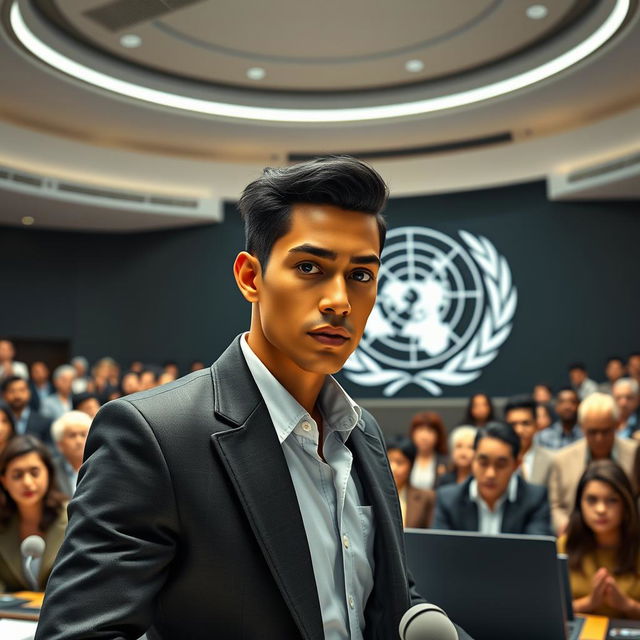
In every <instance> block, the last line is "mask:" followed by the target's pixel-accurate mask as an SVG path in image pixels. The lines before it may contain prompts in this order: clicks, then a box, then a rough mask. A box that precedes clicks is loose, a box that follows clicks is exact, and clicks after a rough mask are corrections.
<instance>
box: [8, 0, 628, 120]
mask: <svg viewBox="0 0 640 640" xmlns="http://www.w3.org/2000/svg"><path fill="white" fill-rule="evenodd" d="M630 4H631V2H630V0H616V3H615V5H614V7H613V10H612V11H611V13H610V14H609V15H608V16H607V18H606V20H605V21H604V22H603V23H602V24H601V25H600V26H599V27H598V28H597V29H596V30H595V31H594V32H593V33H592V34H591V35H590V36H589V37H588V38H586V39H585V40H583V41H582V42H581V43H580V44H578V45H576V46H575V47H573V48H572V49H569V50H568V51H566V52H565V53H563V54H562V55H560V56H558V57H557V58H554V59H553V60H550V61H549V62H546V63H544V64H542V65H540V66H539V67H536V68H534V69H531V70H529V71H526V72H524V73H520V74H518V75H515V76H512V77H510V78H505V79H504V80H500V81H498V82H493V83H491V84H488V85H485V86H483V87H477V88H475V89H469V90H467V91H461V92H459V93H452V94H449V95H445V96H438V97H436V98H428V99H426V100H417V101H414V102H403V103H398V104H385V105H375V106H370V107H348V108H343V109H290V108H277V107H255V106H249V105H242V104H231V103H226V102H215V101H211V100H202V99H199V98H190V97H189V96H183V95H179V94H176V93H169V92H166V91H160V90H158V89H151V88H149V87H143V86H140V85H136V84H133V83H132V82H127V81H125V80H120V79H118V78H115V77H113V76H110V75H107V74H105V73H102V72H100V71H96V70H95V69H91V68H90V67H87V66H85V65H83V64H81V63H79V62H76V61H75V60H72V59H71V58H68V57H67V56H65V55H63V54H61V53H59V52H58V51H56V50H55V49H53V48H51V47H50V46H49V45H47V44H46V43H45V42H43V41H42V40H40V39H39V38H38V37H37V36H36V35H35V34H34V33H33V32H32V31H31V30H30V29H29V27H28V26H27V24H26V23H25V21H24V18H23V16H22V13H21V11H20V7H19V6H18V2H17V0H16V1H15V2H14V4H13V5H12V7H11V13H10V22H11V27H12V29H13V31H14V33H15V35H16V37H17V38H18V40H19V41H20V42H21V43H22V44H23V46H24V47H26V48H27V49H28V50H29V51H30V52H31V53H32V54H33V55H34V56H36V57H37V58H39V59H40V60H42V61H43V62H45V63H46V64H47V65H49V66H52V67H54V68H55V69H58V70H59V71H62V72H63V73H66V74H68V75H70V76H73V77H74V78H77V79H78V80H82V81H83V82H87V83H89V84H92V85H94V86H96V87H100V88H102V89H106V90H107V91H111V92H114V93H118V94H121V95H123V96H127V97H129V98H135V99H137V100H143V101H144V102H151V103H153V104H157V105H161V106H165V107H172V108H174V109H181V110H183V111H191V112H195V113H202V114H207V115H213V116H222V117H225V118H233V119H239V120H257V121H263V122H288V123H339V122H360V121H365V120H389V119H392V118H402V117H405V116H415V115H421V114H425V113H433V112H435V111H444V110H446V109H453V108H455V107H461V106H464V105H468V104H473V103H477V102H482V101H483V100H489V99H490V98H496V97H498V96H502V95H505V94H507V93H511V92H513V91H517V90H518V89H522V88H524V87H528V86H530V85H532V84H535V83H537V82H540V81H541V80H545V79H547V78H550V77H551V76H554V75H556V74H558V73H560V72H561V71H564V70H565V69H568V68H569V67H571V66H573V65H575V64H577V63H578V62H580V61H581V60H583V59H584V58H586V57H587V56H588V55H590V54H591V53H593V52H594V51H596V50H597V49H598V48H600V47H601V46H602V45H603V44H604V43H605V42H607V41H608V40H609V39H610V38H611V37H612V36H613V35H614V34H615V33H616V31H617V30H618V29H619V28H620V26H621V25H622V23H623V22H624V20H625V18H626V17H627V13H628V12H629V8H630Z"/></svg>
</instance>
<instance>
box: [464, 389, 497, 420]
mask: <svg viewBox="0 0 640 640" xmlns="http://www.w3.org/2000/svg"><path fill="white" fill-rule="evenodd" d="M492 420H495V411H494V409H493V402H491V398H490V397H489V396H488V395H487V394H486V393H474V394H473V395H472V396H471V398H469V404H468V405H467V412H466V415H465V418H464V424H468V425H471V426H473V427H484V426H485V425H486V424H487V422H491V421H492Z"/></svg>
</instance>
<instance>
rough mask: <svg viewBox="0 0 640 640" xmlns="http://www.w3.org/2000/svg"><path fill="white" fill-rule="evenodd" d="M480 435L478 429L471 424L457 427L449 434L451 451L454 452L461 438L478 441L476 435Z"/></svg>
mask: <svg viewBox="0 0 640 640" xmlns="http://www.w3.org/2000/svg"><path fill="white" fill-rule="evenodd" d="M477 433H478V427H473V426H471V425H469V424H461V425H460V426H459V427H456V428H455V429H454V430H453V431H452V432H451V433H450V434H449V451H453V450H454V449H455V446H456V442H458V440H460V439H461V438H465V437H466V436H470V437H472V438H473V441H474V442H475V441H476V435H477Z"/></svg>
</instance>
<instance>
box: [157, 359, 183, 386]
mask: <svg viewBox="0 0 640 640" xmlns="http://www.w3.org/2000/svg"><path fill="white" fill-rule="evenodd" d="M162 373H163V374H164V373H166V374H168V375H169V376H171V378H170V379H171V380H177V379H178V378H179V377H180V369H178V363H177V362H174V361H173V360H167V361H166V362H165V363H164V364H163V365H162ZM161 384H164V383H161Z"/></svg>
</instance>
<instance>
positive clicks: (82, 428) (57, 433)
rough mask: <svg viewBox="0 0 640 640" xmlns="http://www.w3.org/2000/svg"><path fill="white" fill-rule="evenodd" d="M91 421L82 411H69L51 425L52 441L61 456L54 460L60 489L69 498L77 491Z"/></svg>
mask: <svg viewBox="0 0 640 640" xmlns="http://www.w3.org/2000/svg"><path fill="white" fill-rule="evenodd" d="M91 420H92V419H91V418H90V417H89V416H88V415H87V414H86V413H83V412H82V411H69V412H68V413H65V414H63V415H62V416H60V417H59V418H58V419H57V420H56V421H55V422H54V423H53V424H52V425H51V439H52V440H53V442H54V444H55V445H56V447H57V448H58V452H59V454H60V455H58V456H57V457H55V458H54V465H55V467H56V476H57V478H58V487H59V488H60V490H61V491H62V493H64V494H65V495H67V496H68V497H71V496H73V494H74V493H75V490H76V484H77V482H78V471H79V470H80V467H81V465H82V457H83V455H84V443H85V442H86V440H87V435H88V434H89V427H90V426H91Z"/></svg>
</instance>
